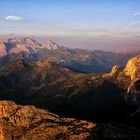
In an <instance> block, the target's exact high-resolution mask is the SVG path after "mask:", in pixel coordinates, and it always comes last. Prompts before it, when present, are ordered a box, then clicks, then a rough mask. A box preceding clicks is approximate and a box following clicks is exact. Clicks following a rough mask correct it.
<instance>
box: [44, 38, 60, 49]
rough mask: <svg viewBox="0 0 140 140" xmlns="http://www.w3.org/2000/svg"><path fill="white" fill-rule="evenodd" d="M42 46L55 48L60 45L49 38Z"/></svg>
mask: <svg viewBox="0 0 140 140" xmlns="http://www.w3.org/2000/svg"><path fill="white" fill-rule="evenodd" d="M42 47H43V48H46V49H48V50H57V49H59V47H60V46H59V45H58V44H56V43H54V42H53V41H51V40H49V41H47V42H46V43H45V44H44V45H43V46H42Z"/></svg>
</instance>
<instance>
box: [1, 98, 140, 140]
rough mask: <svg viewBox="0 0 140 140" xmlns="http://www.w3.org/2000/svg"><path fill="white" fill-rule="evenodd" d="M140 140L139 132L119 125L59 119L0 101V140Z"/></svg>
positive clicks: (49, 114) (9, 102)
mask: <svg viewBox="0 0 140 140" xmlns="http://www.w3.org/2000/svg"><path fill="white" fill-rule="evenodd" d="M104 138H106V139H109V138H113V139H119V138H125V139H139V138H140V130H138V129H135V128H130V127H127V126H123V125H119V124H100V125H95V124H94V123H91V122H88V121H83V120H76V119H74V118H60V117H59V116H57V115H55V114H52V113H50V112H49V111H47V110H43V109H38V108H35V107H34V106H21V105H17V104H15V103H14V102H12V101H0V140H92V139H95V140H99V139H104Z"/></svg>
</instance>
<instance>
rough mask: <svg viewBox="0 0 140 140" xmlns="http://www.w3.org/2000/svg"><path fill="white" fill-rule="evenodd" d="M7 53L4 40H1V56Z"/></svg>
mask: <svg viewBox="0 0 140 140" xmlns="http://www.w3.org/2000/svg"><path fill="white" fill-rule="evenodd" d="M5 55H7V52H6V46H5V44H4V42H0V57H3V56H5Z"/></svg>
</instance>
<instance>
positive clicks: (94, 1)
mask: <svg viewBox="0 0 140 140" xmlns="http://www.w3.org/2000/svg"><path fill="white" fill-rule="evenodd" d="M7 16H16V17H21V20H20V19H19V20H16V19H15V20H11V18H10V19H9V20H6V19H5V18H6V17H7ZM0 17H1V18H0V27H1V33H20V34H22V33H27V34H33V35H35V34H40V35H48V34H50V35H81V34H82V35H84V34H85V35H98V34H99V35H112V34H120V32H123V33H126V32H138V31H140V1H139V0H3V1H0ZM136 35H137V33H136Z"/></svg>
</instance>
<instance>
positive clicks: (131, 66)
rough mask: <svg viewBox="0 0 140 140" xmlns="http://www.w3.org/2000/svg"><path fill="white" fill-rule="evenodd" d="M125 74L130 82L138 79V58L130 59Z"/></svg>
mask: <svg viewBox="0 0 140 140" xmlns="http://www.w3.org/2000/svg"><path fill="white" fill-rule="evenodd" d="M124 71H125V74H126V75H127V76H130V78H131V81H136V80H139V79H140V57H134V58H131V59H130V60H129V61H128V63H127V65H126V67H125V70H124Z"/></svg>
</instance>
